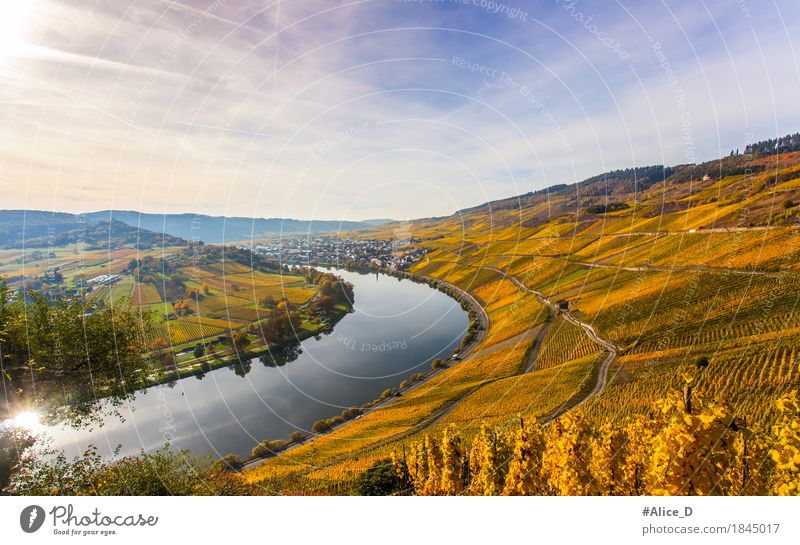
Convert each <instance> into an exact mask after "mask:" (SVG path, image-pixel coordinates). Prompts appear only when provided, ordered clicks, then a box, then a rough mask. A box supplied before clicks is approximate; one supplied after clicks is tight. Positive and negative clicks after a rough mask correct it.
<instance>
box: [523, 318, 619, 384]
mask: <svg viewBox="0 0 800 545" xmlns="http://www.w3.org/2000/svg"><path fill="white" fill-rule="evenodd" d="M602 351H603V350H602V347H601V346H600V345H598V344H597V343H595V342H594V341H592V340H591V339H589V337H588V336H587V335H586V334H585V333H584V332H583V330H582V329H581V328H580V327H579V326H577V325H575V324H573V323H571V322H568V321H567V320H565V319H564V318H562V317H561V316H558V317H556V321H555V323H553V325H552V326H550V330H549V331H548V332H547V335H546V336H545V338H544V340H543V342H542V348H541V351H540V352H539V357H538V358H537V359H536V370H537V371H542V370H544V369H550V368H551V367H555V366H558V365H562V364H564V363H566V362H568V361H571V360H576V359H580V358H584V357H586V356H595V357H596V356H598V355H599V354H600V353H601V352H602Z"/></svg>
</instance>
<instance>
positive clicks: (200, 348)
mask: <svg viewBox="0 0 800 545" xmlns="http://www.w3.org/2000/svg"><path fill="white" fill-rule="evenodd" d="M192 353H193V354H194V357H195V358H201V357H203V354H205V353H206V349H205V348H203V345H202V344H198V345H197V346H195V347H194V351H193V352H192Z"/></svg>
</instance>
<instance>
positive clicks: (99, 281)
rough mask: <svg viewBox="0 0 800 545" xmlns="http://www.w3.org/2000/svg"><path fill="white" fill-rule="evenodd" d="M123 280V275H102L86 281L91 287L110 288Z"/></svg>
mask: <svg viewBox="0 0 800 545" xmlns="http://www.w3.org/2000/svg"><path fill="white" fill-rule="evenodd" d="M121 278H122V275H121V274H101V275H100V276H95V277H94V278H90V279H89V280H87V281H86V284H87V285H89V286H109V285H111V284H115V283H117V282H119V280H120V279H121Z"/></svg>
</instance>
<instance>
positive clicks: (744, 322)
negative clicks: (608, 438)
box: [246, 148, 800, 492]
mask: <svg viewBox="0 0 800 545" xmlns="http://www.w3.org/2000/svg"><path fill="white" fill-rule="evenodd" d="M756 149H758V148H756ZM640 182H641V183H640ZM798 203H800V153H798V152H797V151H796V150H795V151H792V150H787V151H785V152H783V153H780V154H779V155H778V154H762V155H733V156H730V157H726V158H723V159H721V160H719V161H712V162H709V163H705V164H703V165H686V166H680V167H675V168H672V169H664V168H663V167H651V168H648V169H644V170H643V171H639V170H638V169H637V170H636V171H632V170H630V171H621V172H619V171H618V172H616V173H609V174H607V175H601V176H598V177H594V178H592V179H590V180H588V181H586V182H582V183H580V184H576V185H572V186H558V187H555V188H551V189H550V190H547V191H540V192H536V193H531V194H528V195H523V196H520V197H514V198H512V199H505V200H502V201H495V202H493V203H487V204H485V205H481V206H478V207H475V208H472V209H468V210H463V211H461V212H459V213H457V214H454V215H453V216H451V217H448V218H438V219H426V220H419V221H415V222H412V223H411V225H410V230H411V231H412V233H413V236H414V237H415V239H417V240H420V242H419V244H420V245H421V246H424V247H426V248H428V249H429V250H431V251H430V252H429V253H428V254H427V256H426V258H425V259H424V260H423V261H421V262H419V263H417V264H416V265H415V266H414V267H413V268H412V272H414V273H416V274H419V275H424V276H429V277H432V278H436V279H440V280H442V281H446V282H450V283H452V284H454V285H456V286H458V287H460V288H462V289H464V290H467V291H468V292H470V293H471V294H473V295H474V296H475V297H476V298H477V299H478V300H479V301H481V302H482V304H483V305H484V307H485V308H486V310H487V311H488V313H489V317H490V327H489V331H488V333H487V335H486V338H485V340H484V341H483V342H482V344H481V345H480V346H479V347H478V349H477V350H476V352H475V353H474V355H472V356H471V357H470V358H467V359H465V360H464V361H462V362H459V363H457V364H454V365H452V367H451V368H450V369H448V370H447V371H446V372H444V373H442V374H441V375H440V376H439V377H437V380H431V381H430V382H428V383H425V384H423V385H422V386H420V387H417V388H415V389H414V391H413V394H409V395H408V396H404V397H403V398H401V399H400V400H399V401H397V402H395V403H393V404H390V405H389V406H387V407H385V408H382V409H381V410H377V411H374V412H372V413H370V414H368V415H365V416H364V418H362V419H361V420H359V421H358V422H356V423H352V424H349V425H347V426H344V427H342V428H340V429H338V430H336V431H335V432H333V433H331V434H329V435H324V436H320V437H318V438H317V439H316V440H315V441H313V442H310V443H308V444H306V445H303V446H301V447H298V448H296V449H293V450H291V451H288V452H287V453H285V454H283V455H282V456H280V457H277V458H275V459H272V460H270V461H268V462H267V463H265V464H263V465H262V466H260V467H257V468H255V469H252V470H249V471H248V472H247V473H246V475H247V476H248V478H249V479H250V480H251V481H252V482H255V483H261V484H262V485H264V486H265V487H267V489H269V490H271V491H273V492H274V491H283V492H296V491H300V490H302V491H305V492H308V491H320V492H332V491H343V490H344V491H347V490H351V488H349V487H352V486H353V483H354V480H355V479H356V477H357V476H358V475H359V474H360V473H361V472H362V471H363V470H365V469H367V468H368V467H370V466H371V465H372V464H373V463H374V462H375V461H377V460H381V459H385V458H387V457H389V456H390V455H391V454H392V453H399V452H405V451H406V450H407V449H408V448H410V445H411V444H412V443H413V442H415V441H418V440H420V439H421V438H422V437H423V436H424V435H425V434H426V433H429V434H432V435H434V436H438V435H441V434H442V433H443V431H444V429H446V427H447V426H448V425H450V424H453V425H455V426H456V427H457V428H458V430H459V431H460V433H461V435H462V437H464V438H465V440H471V438H472V437H474V436H475V435H476V434H478V433H479V430H480V427H481V424H483V423H488V424H491V425H493V426H499V427H500V428H501V429H502V428H503V427H507V426H513V425H515V422H517V421H518V418H517V416H516V415H518V414H519V415H522V416H523V417H535V418H538V419H540V420H542V421H546V420H547V419H548V418H549V416H550V415H552V414H553V412H554V411H556V410H557V408H558V407H560V406H562V405H563V404H565V403H566V404H567V405H568V406H569V404H570V400H571V399H577V398H576V396H578V398H580V396H581V395H582V394H581V392H584V393H585V392H587V391H592V390H593V388H596V385H597V384H598V383H599V382H598V381H599V380H601V379H599V378H598V376H597V375H598V373H599V372H600V369H602V368H604V367H601V365H602V364H604V363H607V361H608V359H607V357H606V356H604V353H607V352H604V351H603V347H602V346H600V345H598V344H597V343H595V342H593V340H592V338H591V335H590V334H589V331H590V330H591V331H594V332H596V335H597V338H600V339H603V340H605V342H609V343H613V345H614V346H618V347H620V349H619V353H618V354H615V355H614V359H613V361H612V362H611V364H610V366H609V371H608V376H607V377H606V378H607V383H608V384H607V386H605V387H604V388H603V390H602V393H601V394H600V395H598V396H596V397H592V398H591V399H589V400H588V401H586V402H585V403H583V404H582V405H581V407H580V409H579V410H580V412H581V414H583V415H584V417H585V419H586V420H587V421H588V422H590V423H591V424H592V425H593V426H598V427H601V426H604V425H608V426H612V427H614V426H621V425H623V424H624V422H626V421H627V419H629V418H630V417H631V416H634V415H644V414H648V413H649V411H650V408H651V406H652V404H653V402H655V401H656V400H658V399H660V398H663V397H665V396H666V395H667V394H668V393H669V392H671V391H675V390H679V389H681V388H683V386H684V385H685V384H686V380H689V381H690V383H691V384H692V385H693V388H694V390H695V392H696V396H697V397H698V399H706V400H707V401H708V402H712V401H719V402H726V403H728V404H729V405H730V410H731V411H732V414H733V415H734V416H735V417H736V418H740V419H743V421H744V422H747V424H748V425H749V426H752V427H753V428H754V429H756V430H762V431H764V432H765V433H766V431H768V430H769V429H770V427H771V425H772V424H773V423H774V422H775V419H776V414H777V412H776V408H775V401H776V400H777V399H778V397H779V396H780V395H781V394H783V393H785V392H787V391H789V390H791V389H797V388H798V385H799V384H800V369H798V360H799V359H800V310H799V309H798V302H800V228H798V211H800V208H798V206H797V204H798ZM392 228H393V227H392V225H391V224H389V225H385V226H382V227H379V228H377V229H374V230H372V231H370V232H369V233H368V236H384V237H387V238H390V237H391V236H392ZM523 287H524V288H525V289H522V288H523ZM531 291H536V292H539V293H541V295H542V296H543V297H545V298H547V299H549V300H550V301H552V302H554V303H560V306H561V307H563V308H568V309H569V315H570V316H572V317H574V318H575V319H576V320H580V321H582V323H584V324H587V325H589V326H590V328H583V329H581V328H578V327H575V326H570V325H569V324H566V325H561V326H560V327H558V328H556V329H551V330H550V331H548V332H547V334H546V335H545V336H544V339H543V340H542V346H541V347H540V348H541V350H539V351H538V353H537V355H536V360H537V361H536V362H534V364H533V366H532V367H531V366H530V365H529V364H528V362H527V355H528V354H529V353H530V349H531V344H532V342H533V339H532V337H533V335H531V334H530V331H532V330H538V328H540V327H541V326H542V324H543V322H544V320H545V311H544V307H543V305H541V303H540V302H539V301H537V299H536V298H535V297H534V296H533V295H532V293H531ZM495 346H496V347H498V348H493V347H495ZM701 358H707V360H708V362H709V363H708V365H707V366H705V365H703V366H700V367H698V366H696V363H697V362H698V361H705V360H701ZM530 368H532V369H533V370H532V371H531V372H528V373H526V372H525V371H526V370H527V369H530ZM685 377H691V378H689V379H687V378H685ZM584 397H585V394H584ZM573 405H575V403H574V402H573ZM453 406H454V407H456V408H455V409H452V410H451V409H448V407H453ZM437 414H439V415H441V416H436V415H437Z"/></svg>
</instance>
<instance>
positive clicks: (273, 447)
mask: <svg viewBox="0 0 800 545" xmlns="http://www.w3.org/2000/svg"><path fill="white" fill-rule="evenodd" d="M289 444H290V441H287V440H286V439H273V440H269V439H267V440H264V441H261V442H260V443H259V444H257V445H256V446H255V447H253V450H252V451H250V454H252V455H253V458H261V457H262V456H269V455H270V454H276V453H278V452H280V451H282V450H283V449H285V448H286V447H288V446H289Z"/></svg>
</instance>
